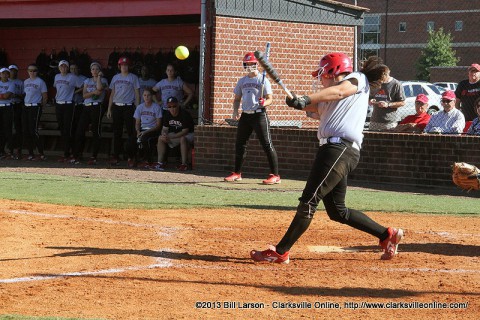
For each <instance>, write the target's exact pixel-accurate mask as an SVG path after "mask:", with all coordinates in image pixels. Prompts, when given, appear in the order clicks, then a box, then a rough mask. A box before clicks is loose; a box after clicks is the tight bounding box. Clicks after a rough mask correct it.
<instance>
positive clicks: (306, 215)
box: [276, 72, 386, 254]
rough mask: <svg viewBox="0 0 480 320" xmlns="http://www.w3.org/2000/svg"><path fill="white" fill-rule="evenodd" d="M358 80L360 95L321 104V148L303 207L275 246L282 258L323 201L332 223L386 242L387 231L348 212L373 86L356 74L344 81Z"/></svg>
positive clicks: (304, 191)
mask: <svg viewBox="0 0 480 320" xmlns="http://www.w3.org/2000/svg"><path fill="white" fill-rule="evenodd" d="M351 78H355V79H357V81H358V89H357V92H356V93H355V94H353V95H351V96H348V97H346V98H344V99H342V100H337V101H330V102H321V103H319V104H318V108H317V109H318V111H317V112H318V116H319V121H320V123H319V127H318V133H317V137H318V139H319V144H320V146H319V148H318V151H317V154H316V157H315V160H314V163H313V166H312V169H311V170H310V174H309V176H308V180H307V183H306V185H305V188H304V190H303V193H302V196H301V197H300V199H299V200H300V204H299V205H298V208H297V214H296V215H295V217H294V219H293V221H292V223H291V225H290V227H289V229H288V230H287V232H286V234H285V236H284V237H283V238H282V240H281V241H280V242H279V243H278V245H277V246H276V249H277V252H278V253H279V254H283V253H285V252H287V251H289V250H290V248H291V247H292V246H293V244H294V243H295V242H296V241H297V240H298V238H300V236H301V235H302V234H303V232H305V231H306V230H307V228H308V226H309V225H310V222H311V220H312V218H313V215H314V213H315V211H316V210H317V206H318V205H319V203H320V201H323V204H324V205H325V209H326V211H327V214H328V216H329V217H330V219H332V220H334V221H337V222H340V223H344V224H347V225H349V226H352V227H354V228H356V229H358V230H362V231H364V232H367V233H369V234H371V235H374V236H376V237H378V238H385V235H386V233H385V232H386V228H385V227H383V226H381V225H379V224H378V223H376V222H375V221H373V220H372V219H370V218H369V217H368V216H366V215H365V214H364V213H362V212H360V211H357V210H354V209H351V208H347V207H346V205H345V195H346V192H347V176H348V174H349V173H350V172H352V171H353V170H354V169H355V168H356V166H357V164H358V162H359V160H360V148H361V146H362V141H363V134H362V131H363V126H364V123H365V118H366V115H367V107H368V98H369V91H370V86H369V84H368V80H367V78H366V76H365V75H364V74H363V73H360V72H353V73H350V74H349V75H347V76H346V77H345V78H344V79H343V81H345V80H347V79H351Z"/></svg>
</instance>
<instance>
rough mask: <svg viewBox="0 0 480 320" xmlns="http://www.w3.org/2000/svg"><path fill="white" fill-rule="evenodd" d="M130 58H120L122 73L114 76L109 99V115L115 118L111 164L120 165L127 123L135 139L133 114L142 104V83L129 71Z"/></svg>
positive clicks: (128, 130)
mask: <svg viewBox="0 0 480 320" xmlns="http://www.w3.org/2000/svg"><path fill="white" fill-rule="evenodd" d="M129 66H130V59H129V58H127V57H121V58H120V59H119V60H118V67H119V69H120V73H118V74H116V75H115V76H114V77H113V78H112V82H111V83H110V89H111V90H112V92H111V94H110V100H109V101H108V111H107V117H108V118H109V119H110V118H113V158H112V159H111V160H110V164H111V165H118V164H119V163H120V162H119V161H120V153H122V151H124V150H123V139H122V135H123V127H124V125H125V128H126V131H127V134H128V138H129V139H135V138H136V132H135V119H134V118H133V114H134V112H135V108H136V106H138V105H139V104H140V83H139V82H138V77H137V76H136V75H135V74H133V73H131V72H130V71H129Z"/></svg>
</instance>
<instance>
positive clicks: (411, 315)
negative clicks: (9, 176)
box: [0, 201, 480, 319]
mask: <svg viewBox="0 0 480 320" xmlns="http://www.w3.org/2000/svg"><path fill="white" fill-rule="evenodd" d="M292 214H293V212H287V211H267V210H232V209H229V210H205V209H201V210H148V211H142V210H110V209H92V208H83V207H65V206H54V205H47V204H33V203H24V202H18V201H1V202H0V239H1V248H2V249H1V251H0V314H22V315H35V316H61V317H80V318H102V319H206V318H215V319H225V318H232V319H254V318H256V319H272V318H275V319H294V318H316V319H332V318H338V319H385V318H392V317H395V318H397V317H401V318H403V319H426V318H431V319H478V316H479V314H480V303H479V302H478V301H479V300H480V263H479V262H480V261H479V260H480V258H479V256H480V250H479V249H480V234H479V231H478V230H479V228H480V218H479V217H452V216H433V215H432V216H430V215H409V214H394V213H391V214H385V213H383V214H380V213H369V215H371V216H372V217H374V218H375V219H376V220H378V221H379V222H380V223H384V224H393V225H395V226H399V227H403V228H405V230H406V238H405V241H404V243H403V244H402V245H401V246H400V251H401V252H400V254H399V256H398V257H397V258H396V259H395V260H393V261H381V260H379V257H380V254H381V253H380V251H379V248H378V246H377V245H376V244H377V243H376V241H375V239H373V238H371V237H370V236H369V235H367V234H364V233H361V232H359V231H355V230H353V229H351V228H349V227H348V226H344V225H340V224H337V223H334V222H331V221H329V220H328V219H327V218H326V216H325V215H324V214H322V213H321V212H319V213H317V216H316V218H315V221H314V222H313V223H312V225H311V227H310V229H309V230H308V231H307V233H306V234H305V235H304V236H303V237H302V238H301V239H300V241H299V242H298V243H297V244H296V245H295V247H294V248H293V251H292V253H291V259H292V260H291V263H290V264H289V265H272V264H254V263H252V262H251V261H250V260H249V251H250V250H251V249H254V248H255V249H260V248H263V247H265V246H266V245H267V244H269V243H270V242H275V241H277V240H278V239H279V237H280V236H281V235H282V234H283V232H284V230H285V229H286V228H287V226H288V223H289V222H290V220H291V216H292ZM342 249H343V250H342ZM368 303H376V304H377V305H375V306H373V305H367V304H368ZM380 303H383V304H384V305H383V307H384V309H381V307H382V306H381V305H379V304H380ZM467 304H468V305H467ZM368 307H370V308H368ZM426 307H434V308H433V309H432V308H430V309H428V308H426ZM385 308H389V309H388V310H387V309H385Z"/></svg>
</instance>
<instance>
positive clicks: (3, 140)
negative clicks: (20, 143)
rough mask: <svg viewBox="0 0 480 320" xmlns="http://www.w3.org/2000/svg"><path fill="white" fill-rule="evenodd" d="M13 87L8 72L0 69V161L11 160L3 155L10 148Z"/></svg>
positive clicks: (6, 69)
mask: <svg viewBox="0 0 480 320" xmlns="http://www.w3.org/2000/svg"><path fill="white" fill-rule="evenodd" d="M14 92H15V85H14V84H13V82H12V81H10V70H9V69H8V68H2V69H0V159H4V158H7V157H8V158H11V155H6V154H5V147H7V148H8V149H10V148H11V144H12V133H13V131H12V130H13V105H12V97H13V93H14Z"/></svg>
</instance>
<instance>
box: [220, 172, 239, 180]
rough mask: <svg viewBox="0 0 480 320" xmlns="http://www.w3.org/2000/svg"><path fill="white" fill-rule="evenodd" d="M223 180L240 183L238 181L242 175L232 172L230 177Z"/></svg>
mask: <svg viewBox="0 0 480 320" xmlns="http://www.w3.org/2000/svg"><path fill="white" fill-rule="evenodd" d="M223 180H224V181H227V182H235V181H240V180H242V174H241V173H236V172H232V174H231V175H229V176H228V177H226V178H225V179H223Z"/></svg>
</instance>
